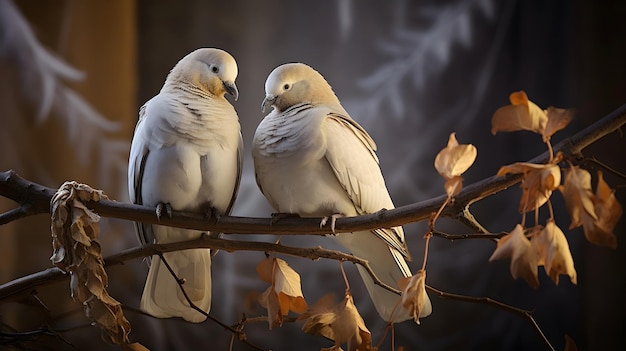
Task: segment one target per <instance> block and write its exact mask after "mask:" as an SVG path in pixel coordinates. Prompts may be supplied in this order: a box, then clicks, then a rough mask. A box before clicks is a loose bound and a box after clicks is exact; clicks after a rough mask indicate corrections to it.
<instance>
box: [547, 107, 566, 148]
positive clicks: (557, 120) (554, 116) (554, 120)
mask: <svg viewBox="0 0 626 351" xmlns="http://www.w3.org/2000/svg"><path fill="white" fill-rule="evenodd" d="M545 112H546V115H547V116H548V123H546V127H545V128H544V130H543V132H542V137H543V141H544V142H548V141H549V140H550V138H551V137H552V136H553V135H554V133H556V132H558V131H559V130H561V129H563V128H565V127H567V125H568V124H569V122H571V120H572V117H573V115H574V112H573V110H572V109H563V108H556V107H552V106H550V107H548V108H547V109H546V111H545Z"/></svg>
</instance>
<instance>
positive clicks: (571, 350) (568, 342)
mask: <svg viewBox="0 0 626 351" xmlns="http://www.w3.org/2000/svg"><path fill="white" fill-rule="evenodd" d="M564 351H578V347H577V346H576V343H575V342H574V339H572V337H571V336H569V335H567V334H565V350H564Z"/></svg>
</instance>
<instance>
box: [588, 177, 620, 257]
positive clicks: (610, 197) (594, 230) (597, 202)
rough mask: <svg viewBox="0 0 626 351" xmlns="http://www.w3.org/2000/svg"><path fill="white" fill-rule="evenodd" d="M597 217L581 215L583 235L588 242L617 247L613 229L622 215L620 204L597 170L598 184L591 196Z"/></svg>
mask: <svg viewBox="0 0 626 351" xmlns="http://www.w3.org/2000/svg"><path fill="white" fill-rule="evenodd" d="M593 202H594V210H595V214H596V216H597V218H593V217H590V216H583V217H582V224H583V229H584V231H585V237H586V238H587V240H589V242H591V243H594V244H596V245H600V246H606V247H609V248H612V249H614V248H616V247H617V238H616V237H615V234H613V229H614V228H615V225H616V224H617V222H618V221H619V219H620V217H621V216H622V206H621V205H620V204H619V202H617V199H616V198H615V194H614V192H613V190H612V189H611V188H610V187H609V186H608V184H606V182H605V181H604V177H603V176H602V172H598V185H597V188H596V194H595V195H594V196H593Z"/></svg>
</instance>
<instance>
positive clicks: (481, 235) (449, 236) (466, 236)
mask: <svg viewBox="0 0 626 351" xmlns="http://www.w3.org/2000/svg"><path fill="white" fill-rule="evenodd" d="M507 234H508V233H505V232H499V233H468V234H448V233H444V232H442V231H439V230H434V231H433V235H434V236H438V237H441V238H444V239H446V240H450V241H455V240H465V239H490V240H493V241H496V240H497V239H500V238H502V237H503V236H505V235H507Z"/></svg>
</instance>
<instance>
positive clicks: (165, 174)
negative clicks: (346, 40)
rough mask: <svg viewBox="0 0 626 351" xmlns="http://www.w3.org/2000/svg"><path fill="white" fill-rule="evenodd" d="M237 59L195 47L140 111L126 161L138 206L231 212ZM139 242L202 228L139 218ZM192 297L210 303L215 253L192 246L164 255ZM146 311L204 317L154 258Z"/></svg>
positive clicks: (235, 177) (237, 153) (189, 235)
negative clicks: (184, 226) (143, 221)
mask: <svg viewBox="0 0 626 351" xmlns="http://www.w3.org/2000/svg"><path fill="white" fill-rule="evenodd" d="M235 78H237V63H236V62H235V59H234V58H233V57H232V56H231V55H230V54H228V53H227V52H225V51H223V50H220V49H214V48H201V49H197V50H195V51H193V52H191V53H190V54H188V55H187V56H185V57H183V58H182V59H181V60H180V61H179V62H178V63H177V64H176V66H174V68H173V69H172V70H171V71H170V73H169V74H168V76H167V79H166V80H165V84H163V88H161V91H160V92H159V94H158V95H156V96H155V97H153V98H152V99H150V100H149V101H148V102H146V103H145V104H144V105H143V106H142V107H141V109H140V111H139V122H138V123H137V127H136V128H135V134H134V136H133V142H132V146H131V150H130V160H129V165H128V190H129V194H130V199H131V201H132V202H133V203H135V204H140V205H146V206H155V208H156V212H157V215H158V216H161V214H162V211H163V210H164V209H165V210H166V211H167V212H168V213H171V211H172V210H177V211H189V212H201V213H205V214H207V215H220V214H230V212H231V210H232V208H233V204H234V202H235V198H236V196H237V191H238V188H239V181H240V178H241V168H242V155H241V152H242V149H243V143H242V138H241V131H240V126H239V119H238V117H237V113H236V112H235V109H234V108H233V106H232V105H231V104H230V103H229V102H228V100H226V98H225V97H224V95H225V94H230V95H233V97H234V99H235V100H237V97H238V94H239V93H238V91H237V86H236V85H235ZM136 229H137V235H138V237H139V241H140V242H141V243H142V244H146V243H159V244H164V243H171V242H176V241H183V240H190V239H194V238H199V237H200V236H201V235H202V232H200V231H197V230H188V229H179V228H170V227H165V226H159V225H149V224H142V223H136ZM163 256H164V257H165V261H166V262H167V264H169V265H170V266H171V268H172V269H173V271H174V273H175V274H176V275H177V277H178V278H179V279H180V280H181V282H183V284H182V286H183V288H184V289H185V292H186V293H187V294H188V296H189V299H190V300H191V301H192V302H193V304H195V305H196V306H197V307H199V308H200V309H202V310H203V311H206V312H207V313H208V312H209V310H210V308H211V251H210V250H209V249H192V250H185V251H178V252H170V253H166V254H164V255H163ZM141 309H142V310H143V311H145V312H147V313H149V314H151V315H153V316H155V317H160V318H167V317H182V318H184V319H185V320H187V321H190V322H195V323H198V322H202V321H204V320H205V319H206V317H205V316H204V315H203V314H201V313H200V312H198V311H196V310H194V309H192V308H191V307H190V305H189V303H188V302H187V299H186V298H185V296H184V295H183V292H182V291H181V290H180V287H179V286H178V284H177V282H176V280H175V278H174V277H173V276H172V274H170V272H169V270H168V269H167V267H166V265H165V264H164V263H163V261H162V260H161V259H160V258H159V257H158V256H154V257H152V260H151V264H150V269H149V272H148V277H147V279H146V284H145V287H144V290H143V294H142V296H141Z"/></svg>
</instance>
